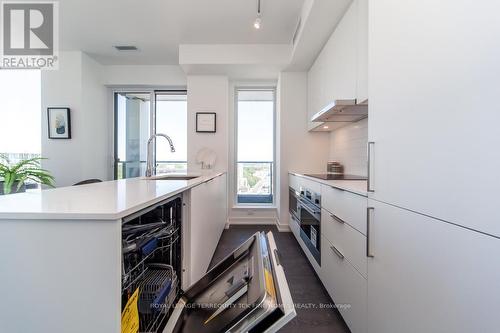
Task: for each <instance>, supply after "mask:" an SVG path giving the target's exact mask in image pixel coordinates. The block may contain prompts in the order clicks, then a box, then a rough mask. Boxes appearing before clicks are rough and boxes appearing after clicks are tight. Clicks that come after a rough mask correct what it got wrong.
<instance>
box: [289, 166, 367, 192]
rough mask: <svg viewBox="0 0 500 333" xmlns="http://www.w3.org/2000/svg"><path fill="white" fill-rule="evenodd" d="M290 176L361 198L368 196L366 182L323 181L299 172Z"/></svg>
mask: <svg viewBox="0 0 500 333" xmlns="http://www.w3.org/2000/svg"><path fill="white" fill-rule="evenodd" d="M289 173H290V174H292V175H295V176H298V177H303V178H307V179H309V180H312V181H315V182H317V183H321V184H325V185H329V186H331V187H335V188H338V189H341V190H344V191H348V192H352V193H354V194H359V195H362V196H365V197H366V196H368V191H367V185H368V184H367V181H366V180H324V179H319V178H314V177H309V176H306V175H305V174H304V173H300V172H292V171H290V172H289Z"/></svg>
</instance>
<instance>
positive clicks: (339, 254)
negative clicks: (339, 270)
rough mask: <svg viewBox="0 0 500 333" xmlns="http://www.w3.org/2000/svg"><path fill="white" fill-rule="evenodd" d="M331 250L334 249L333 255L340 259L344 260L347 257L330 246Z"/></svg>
mask: <svg viewBox="0 0 500 333" xmlns="http://www.w3.org/2000/svg"><path fill="white" fill-rule="evenodd" d="M330 249H332V251H333V253H335V254H336V255H337V256H338V257H339V258H340V259H342V260H344V258H345V256H344V255H343V254H342V252H340V251H339V250H338V249H337V248H336V247H335V246H333V245H332V246H330Z"/></svg>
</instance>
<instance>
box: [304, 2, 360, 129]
mask: <svg viewBox="0 0 500 333" xmlns="http://www.w3.org/2000/svg"><path fill="white" fill-rule="evenodd" d="M367 7H368V0H355V1H353V3H352V4H351V6H350V7H349V8H348V10H347V11H346V13H345V14H344V17H343V18H342V20H341V21H340V23H339V24H338V26H337V28H336V29H335V31H334V32H333V33H332V35H331V36H330V39H329V40H328V42H327V43H326V44H325V46H324V48H323V50H322V51H321V53H320V54H319V55H318V57H317V59H316V61H315V62H314V64H313V66H312V67H311V69H310V70H309V73H308V123H309V126H308V128H309V130H321V131H331V130H333V129H336V128H339V127H342V126H345V125H347V124H349V122H350V121H352V120H346V122H326V123H323V122H321V121H320V122H312V121H311V119H312V117H313V116H314V115H315V114H317V113H318V112H321V111H322V110H323V111H326V112H329V106H330V105H334V104H335V102H336V101H348V100H353V101H355V102H357V103H360V102H364V101H366V100H367V99H368V80H367V77H368V72H367V70H368V52H367V50H368V8H367ZM331 112H332V113H333V112H334V110H332V111H331ZM365 113H366V107H365ZM340 121H342V119H340Z"/></svg>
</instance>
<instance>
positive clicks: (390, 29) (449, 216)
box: [368, 0, 500, 236]
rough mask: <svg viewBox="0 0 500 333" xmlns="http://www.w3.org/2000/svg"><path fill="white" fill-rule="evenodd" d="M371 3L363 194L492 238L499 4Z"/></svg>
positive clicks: (498, 184) (499, 228)
mask: <svg viewBox="0 0 500 333" xmlns="http://www.w3.org/2000/svg"><path fill="white" fill-rule="evenodd" d="M369 9H370V10H369V27H370V29H369V32H370V33H369V64H370V65H369V82H370V91H369V96H370V97H369V100H370V111H369V113H370V116H369V126H368V132H369V140H370V141H373V142H374V144H373V145H372V147H371V149H370V150H371V152H370V155H371V159H370V160H371V169H370V171H369V173H370V176H371V187H372V189H373V190H374V191H375V192H373V193H371V194H370V197H371V198H374V199H377V200H380V201H383V202H387V203H390V204H394V205H397V206H400V207H403V208H407V209H410V210H413V211H416V212H419V213H423V214H426V215H429V216H432V217H435V218H438V219H442V220H445V221H448V222H452V223H455V224H459V225H463V226H466V227H468V228H472V229H475V230H479V231H482V232H485V233H488V234H492V235H496V236H500V223H498V221H500V210H499V209H498V202H499V200H498V191H499V189H500V175H499V170H500V154H499V153H498V147H500V135H498V124H500V112H499V111H498V106H497V105H496V103H495V101H497V100H498V96H499V95H500V86H499V85H498V77H499V76H500V62H499V61H498V59H500V44H499V39H498V36H499V35H500V20H498V15H497V13H498V10H499V4H498V2H495V1H484V2H481V3H478V2H475V1H460V2H457V1H454V0H443V1H439V2H436V1H429V0H426V1H410V2H408V1H389V0H377V1H371V2H370V8H369ZM444 17H445V20H443V18H444Z"/></svg>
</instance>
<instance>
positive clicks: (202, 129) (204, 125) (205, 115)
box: [196, 112, 217, 133]
mask: <svg viewBox="0 0 500 333" xmlns="http://www.w3.org/2000/svg"><path fill="white" fill-rule="evenodd" d="M216 124H217V114H216V113H215V112H196V132H198V133H215V132H216V131H217V125H216Z"/></svg>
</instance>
